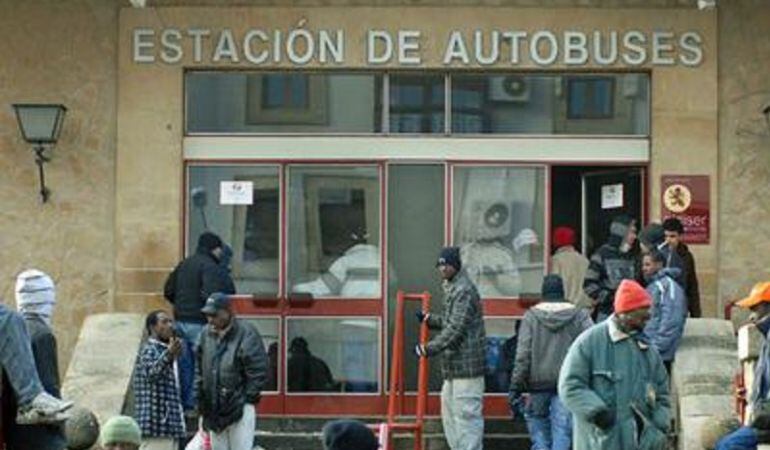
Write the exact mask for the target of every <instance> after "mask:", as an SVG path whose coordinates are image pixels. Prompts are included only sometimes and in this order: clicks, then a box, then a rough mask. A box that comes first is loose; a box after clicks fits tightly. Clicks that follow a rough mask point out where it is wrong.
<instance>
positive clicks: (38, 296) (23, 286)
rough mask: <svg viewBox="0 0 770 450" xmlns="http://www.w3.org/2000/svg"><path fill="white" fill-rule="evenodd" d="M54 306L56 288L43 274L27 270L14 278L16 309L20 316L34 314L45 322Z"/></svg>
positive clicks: (48, 319)
mask: <svg viewBox="0 0 770 450" xmlns="http://www.w3.org/2000/svg"><path fill="white" fill-rule="evenodd" d="M54 304H56V286H55V285H54V283H53V280H52V279H51V277H50V276H48V275H47V274H46V273H45V272H42V271H40V270H37V269H29V270H25V271H24V272H22V273H20V274H19V275H18V276H17V277H16V308H17V309H18V310H19V312H20V313H22V314H35V315H38V316H40V317H42V318H43V319H44V320H46V322H49V321H50V318H51V315H52V314H53V305H54Z"/></svg>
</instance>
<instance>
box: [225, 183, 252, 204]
mask: <svg viewBox="0 0 770 450" xmlns="http://www.w3.org/2000/svg"><path fill="white" fill-rule="evenodd" d="M219 204H220V205H252V204H254V183H253V182H251V181H222V182H221V183H220V184H219Z"/></svg>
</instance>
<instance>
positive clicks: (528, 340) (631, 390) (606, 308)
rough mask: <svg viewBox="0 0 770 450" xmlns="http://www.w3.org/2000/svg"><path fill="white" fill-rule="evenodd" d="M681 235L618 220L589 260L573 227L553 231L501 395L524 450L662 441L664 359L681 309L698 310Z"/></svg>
mask: <svg viewBox="0 0 770 450" xmlns="http://www.w3.org/2000/svg"><path fill="white" fill-rule="evenodd" d="M683 232H684V230H683V227H682V224H681V222H679V220H677V219H675V218H671V219H667V220H666V221H665V222H663V224H659V223H651V224H649V225H648V226H646V227H645V228H644V229H643V230H641V232H640V233H638V237H637V226H636V223H635V222H634V221H633V220H632V219H630V218H628V217H624V216H621V217H617V218H615V219H614V220H613V221H612V223H611V225H610V230H609V238H608V239H607V242H606V243H605V244H603V245H602V246H600V247H599V248H598V249H597V250H596V251H595V252H594V253H593V255H592V256H591V258H590V260H589V259H587V258H585V257H584V256H583V255H582V254H580V253H579V252H578V251H577V250H576V249H575V233H574V231H573V230H572V229H570V228H568V227H558V228H556V229H555V230H554V239H553V241H554V244H555V247H556V251H555V254H554V255H553V259H552V271H551V272H552V273H551V274H550V275H548V276H546V277H545V279H544V281H543V289H542V300H543V301H542V302H541V303H539V304H538V305H536V306H534V307H533V308H531V309H530V310H529V311H527V313H526V314H525V316H524V318H523V320H522V322H521V325H520V328H519V333H518V337H517V338H518V341H517V351H516V358H515V363H514V368H513V372H512V375H511V387H510V395H509V399H510V404H511V409H512V412H513V414H514V416H515V415H518V414H523V416H524V418H525V420H526V423H527V427H528V429H529V432H530V438H531V439H532V441H533V449H535V450H544V449H571V448H573V445H574V448H575V449H589V448H590V449H602V448H606V449H635V448H650V449H655V448H665V447H666V442H667V441H666V439H667V436H666V434H667V432H668V431H669V427H670V420H669V415H670V398H669V390H668V388H669V376H670V373H671V365H672V362H673V360H674V357H675V354H676V349H677V347H678V345H679V341H680V339H681V337H682V334H683V332H684V324H685V321H686V318H687V315H688V314H689V315H690V316H691V317H699V316H700V298H699V293H698V282H697V277H696V274H695V263H694V259H693V257H692V254H691V253H690V251H689V249H688V248H687V246H686V245H685V244H684V243H683V242H681V239H682V235H683ZM637 241H638V242H637ZM573 433H576V434H574V436H573Z"/></svg>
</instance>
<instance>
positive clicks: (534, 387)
mask: <svg viewBox="0 0 770 450" xmlns="http://www.w3.org/2000/svg"><path fill="white" fill-rule="evenodd" d="M591 325H593V322H592V321H591V317H590V316H589V315H588V311H586V310H585V309H582V308H576V307H575V306H574V305H572V304H570V303H567V302H566V301H565V302H556V303H551V302H544V303H540V304H538V305H536V306H534V307H532V308H530V309H529V310H528V311H527V312H526V314H524V319H523V320H522V321H521V326H520V327H519V333H518V345H517V347H516V362H515V363H514V366H513V373H512V374H511V390H513V391H516V392H537V391H553V392H556V385H557V384H558V382H559V371H560V370H561V365H562V362H564V357H565V356H566V355H567V350H569V346H570V345H572V342H573V341H574V340H575V339H576V338H577V337H578V336H579V335H580V333H582V332H583V331H585V330H587V329H588V328H590V327H591Z"/></svg>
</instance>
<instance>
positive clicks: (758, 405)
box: [714, 282, 770, 450]
mask: <svg viewBox="0 0 770 450" xmlns="http://www.w3.org/2000/svg"><path fill="white" fill-rule="evenodd" d="M737 305H738V306H740V307H741V308H747V309H750V310H751V316H749V321H750V322H751V323H753V324H754V326H756V327H757V330H759V332H760V333H762V337H763V339H762V347H761V348H760V350H759V360H758V361H757V365H756V367H754V384H753V386H752V388H751V396H750V397H749V406H750V407H751V408H750V409H751V416H750V417H749V424H750V426H747V427H741V428H738V429H737V430H735V431H734V432H732V433H730V434H728V435H727V436H725V437H723V438H722V439H720V440H719V441H718V442H717V444H716V447H714V450H736V449H737V450H753V449H756V448H757V446H758V445H759V443H760V441H762V442H768V440H769V439H768V437H770V431H769V430H770V342H768V337H770V282H764V283H757V284H756V285H754V288H753V289H752V290H751V294H749V296H748V297H747V298H745V299H743V300H741V301H739V302H738V303H737Z"/></svg>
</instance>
